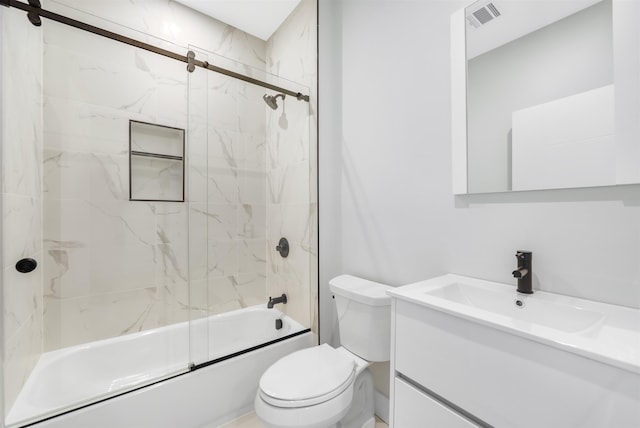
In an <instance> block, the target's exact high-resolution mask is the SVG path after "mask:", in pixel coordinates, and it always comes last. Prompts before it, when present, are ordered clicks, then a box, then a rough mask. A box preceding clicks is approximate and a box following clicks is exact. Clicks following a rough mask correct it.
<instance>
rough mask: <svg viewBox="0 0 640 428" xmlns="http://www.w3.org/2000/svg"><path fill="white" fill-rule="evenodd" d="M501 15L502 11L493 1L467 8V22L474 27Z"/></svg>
mask: <svg viewBox="0 0 640 428" xmlns="http://www.w3.org/2000/svg"><path fill="white" fill-rule="evenodd" d="M499 16H500V11H498V8H497V7H496V6H495V5H494V4H493V3H485V4H484V5H480V6H479V5H478V4H476V5H474V6H472V7H470V8H469V9H468V10H467V22H469V24H470V25H471V26H472V27H473V28H478V27H480V26H482V25H484V24H486V23H488V22H490V21H493V20H494V19H496V18H497V17H499Z"/></svg>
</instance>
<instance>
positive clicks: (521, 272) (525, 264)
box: [512, 251, 533, 294]
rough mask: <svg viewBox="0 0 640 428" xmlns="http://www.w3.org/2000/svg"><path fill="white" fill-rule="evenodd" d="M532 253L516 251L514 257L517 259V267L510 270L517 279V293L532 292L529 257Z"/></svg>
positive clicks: (530, 257)
mask: <svg viewBox="0 0 640 428" xmlns="http://www.w3.org/2000/svg"><path fill="white" fill-rule="evenodd" d="M532 257H533V253H532V252H531V251H517V252H516V259H518V268H517V269H516V270H514V271H513V272H512V274H513V277H514V278H517V279H518V293H523V294H533V287H532V286H531V275H532V271H531V259H532Z"/></svg>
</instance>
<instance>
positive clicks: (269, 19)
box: [176, 0, 301, 41]
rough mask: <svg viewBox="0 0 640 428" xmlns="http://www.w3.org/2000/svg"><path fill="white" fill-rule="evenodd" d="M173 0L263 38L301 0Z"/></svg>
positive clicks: (266, 37) (270, 34) (280, 22)
mask: <svg viewBox="0 0 640 428" xmlns="http://www.w3.org/2000/svg"><path fill="white" fill-rule="evenodd" d="M176 1H177V2H178V3H182V4H184V5H185V6H187V7H190V8H191V9H195V10H197V11H199V12H202V13H204V14H205V15H209V16H211V17H213V18H215V19H217V20H219V21H222V22H224V23H225V24H229V25H232V26H234V27H236V28H238V29H240V30H242V31H244V32H246V33H249V34H251V35H252V36H256V37H258V38H260V39H262V40H265V41H266V40H269V38H270V37H271V36H272V35H273V33H275V31H276V30H277V29H278V28H279V27H280V25H282V23H283V22H284V20H285V19H287V17H288V16H289V15H290V14H291V12H293V9H295V8H296V6H298V3H300V1H301V0H176Z"/></svg>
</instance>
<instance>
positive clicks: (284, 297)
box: [267, 293, 287, 309]
mask: <svg viewBox="0 0 640 428" xmlns="http://www.w3.org/2000/svg"><path fill="white" fill-rule="evenodd" d="M278 303H284V304H286V303H287V295H286V294H284V293H282V296H280V297H275V298H273V299H272V298H271V296H269V302H268V303H267V308H269V309H273V305H277V304H278Z"/></svg>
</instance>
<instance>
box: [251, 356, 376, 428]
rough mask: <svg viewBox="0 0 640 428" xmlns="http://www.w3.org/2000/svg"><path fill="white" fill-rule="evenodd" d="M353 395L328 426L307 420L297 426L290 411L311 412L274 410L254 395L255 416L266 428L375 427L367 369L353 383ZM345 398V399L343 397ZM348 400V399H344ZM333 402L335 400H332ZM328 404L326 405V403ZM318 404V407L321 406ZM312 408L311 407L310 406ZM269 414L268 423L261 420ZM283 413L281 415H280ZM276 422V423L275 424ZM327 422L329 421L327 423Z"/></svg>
mask: <svg viewBox="0 0 640 428" xmlns="http://www.w3.org/2000/svg"><path fill="white" fill-rule="evenodd" d="M352 388H353V393H352V394H351V402H350V403H349V404H348V407H347V406H346V404H347V403H344V404H343V405H342V406H343V407H342V406H340V405H338V408H341V409H345V410H346V411H345V410H343V411H341V412H340V413H342V415H343V416H342V417H341V415H340V414H336V415H335V418H329V419H330V420H331V419H332V420H331V421H330V423H329V424H328V425H323V424H322V423H317V424H311V425H310V424H309V422H310V421H309V420H308V419H307V420H306V421H305V422H303V423H302V424H300V425H298V423H297V422H294V421H292V420H291V417H292V416H293V415H292V414H291V413H289V412H291V411H294V412H295V411H296V410H298V411H299V410H303V409H307V410H312V409H311V408H310V407H309V408H302V409H284V408H276V407H272V406H270V405H269V404H267V403H265V402H264V401H263V400H262V399H261V398H260V395H259V394H257V395H256V400H255V401H256V414H257V415H258V417H259V418H260V419H261V421H262V423H263V424H264V426H265V427H266V428H294V427H299V428H307V427H309V426H313V428H374V427H375V416H374V405H375V404H374V389H373V376H372V375H371V372H370V371H369V370H368V369H364V370H362V371H361V372H360V373H359V374H358V376H357V377H356V378H355V379H354V381H353V387H352ZM345 398H346V397H345ZM346 399H348V398H346ZM334 400H335V398H334ZM326 404H328V403H326ZM321 405H322V404H320V405H319V406H321ZM311 407H313V406H311ZM267 412H268V413H269V414H270V416H269V418H268V419H270V421H266V420H264V419H263V418H261V413H262V415H264V416H266V413H267ZM280 412H283V413H280ZM279 413H280V415H281V416H282V417H284V416H285V414H286V415H287V417H286V418H285V419H288V420H287V421H286V422H285V421H284V420H280V419H281V418H280V417H279V416H277V415H278V414H279ZM336 418H339V420H338V422H335V420H336ZM296 419H297V420H300V421H301V420H304V417H303V416H301V417H300V419H298V418H296ZM277 420H278V422H276V421H277ZM327 422H329V421H327Z"/></svg>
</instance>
